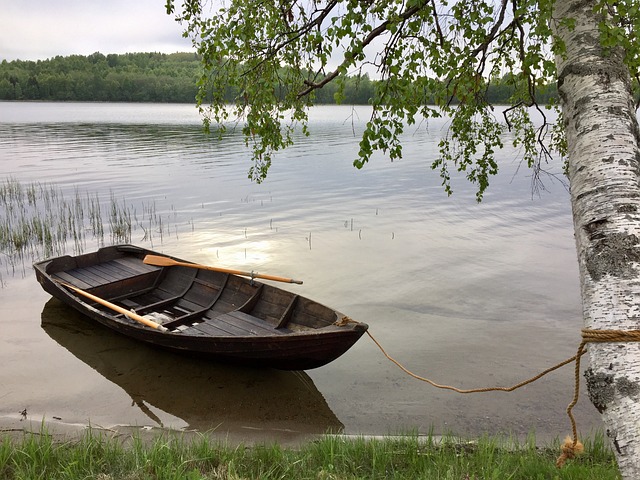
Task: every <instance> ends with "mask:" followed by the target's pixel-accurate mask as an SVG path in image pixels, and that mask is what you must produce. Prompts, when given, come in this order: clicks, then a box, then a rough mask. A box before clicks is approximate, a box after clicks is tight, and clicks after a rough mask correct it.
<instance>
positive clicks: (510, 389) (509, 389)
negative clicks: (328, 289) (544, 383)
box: [367, 330, 584, 393]
mask: <svg viewBox="0 0 640 480" xmlns="http://www.w3.org/2000/svg"><path fill="white" fill-rule="evenodd" d="M367 335H369V337H370V338H371V340H373V343H375V344H376V345H377V346H378V348H379V349H380V351H381V352H382V354H383V355H384V356H385V357H387V359H389V360H391V362H393V363H395V364H396V366H398V367H399V368H400V370H402V371H403V372H405V373H406V374H407V375H409V376H411V377H413V378H415V379H417V380H420V381H422V382H426V383H428V384H429V385H431V386H432V387H436V388H440V389H442V390H452V391H454V392H457V393H484V392H513V391H514V390H517V389H518V388H520V387H524V386H525V385H529V384H530V383H533V382H535V381H536V380H539V379H540V378H542V377H544V376H545V375H546V374H548V373H551V372H553V371H554V370H557V369H559V368H560V367H564V366H565V365H567V364H568V363H571V362H573V361H575V360H576V357H575V356H573V357H571V358H568V359H566V360H564V361H562V362H560V363H558V364H557V365H554V366H553V367H551V368H547V369H546V370H545V371H543V372H541V373H539V374H538V375H536V376H535V377H531V378H529V379H528V380H525V381H523V382H520V383H517V384H515V385H513V386H511V387H485V388H471V389H462V388H457V387H452V386H450V385H441V384H439V383H436V382H434V381H433V380H430V379H428V378H425V377H421V376H420V375H416V374H415V373H413V372H411V371H410V370H409V369H407V368H406V367H405V366H403V365H402V364H401V363H400V362H398V361H397V360H396V359H394V358H393V357H391V355H389V354H388V353H387V352H386V351H385V349H384V348H383V347H382V345H380V343H379V342H378V341H377V340H376V339H375V338H374V337H373V335H371V333H370V332H369V331H368V330H367ZM583 354H584V352H583V353H582V354H581V355H583Z"/></svg>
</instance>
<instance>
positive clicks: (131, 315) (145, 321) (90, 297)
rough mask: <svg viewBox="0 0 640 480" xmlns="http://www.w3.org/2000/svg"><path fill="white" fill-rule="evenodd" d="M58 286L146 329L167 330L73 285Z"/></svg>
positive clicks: (61, 283) (62, 283) (63, 283)
mask: <svg viewBox="0 0 640 480" xmlns="http://www.w3.org/2000/svg"><path fill="white" fill-rule="evenodd" d="M59 283H60V285H63V286H65V287H67V288H68V289H70V290H73V291H74V292H76V293H78V294H80V295H82V296H83V297H86V298H89V299H91V300H93V301H94V302H96V303H99V304H100V305H104V306H105V307H107V308H110V309H111V310H113V311H115V312H118V313H121V314H123V315H126V316H127V317H129V318H130V319H132V320H135V321H136V322H140V323H142V324H143V325H146V326H148V327H151V328H155V329H157V330H160V331H162V332H166V331H167V328H165V327H163V326H162V325H160V324H159V323H156V322H154V321H153V320H149V319H148V318H144V317H143V316H140V315H138V314H137V313H134V312H132V311H130V310H127V309H126V308H122V307H120V306H118V305H115V304H113V303H111V302H109V301H107V300H104V299H102V298H100V297H96V296H95V295H93V294H92V293H89V292H85V291H84V290H81V289H80V288H78V287H74V286H73V285H70V284H68V283H65V282H59Z"/></svg>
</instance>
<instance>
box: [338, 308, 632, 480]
mask: <svg viewBox="0 0 640 480" xmlns="http://www.w3.org/2000/svg"><path fill="white" fill-rule="evenodd" d="M349 320H351V319H349ZM351 321H353V320H351ZM367 335H369V338H371V340H373V343H375V344H376V346H377V347H378V348H379V349H380V351H381V352H382V354H383V355H384V356H385V357H386V358H387V359H388V360H390V361H391V362H392V363H394V364H395V365H396V366H397V367H398V368H400V370H402V371H403V372H405V373H406V374H407V375H409V376H411V377H413V378H415V379H417V380H420V381H422V382H426V383H428V384H429V385H431V386H433V387H435V388H440V389H443V390H452V391H454V392H457V393H463V394H467V393H484V392H512V391H514V390H517V389H518V388H521V387H524V386H525V385H529V384H530V383H533V382H535V381H536V380H539V379H540V378H542V377H544V376H545V375H547V374H548V373H551V372H553V371H555V370H558V369H559V368H561V367H564V366H565V365H567V364H569V363H572V362H575V370H574V378H575V384H574V392H573V400H572V401H571V403H570V404H569V406H568V407H567V415H568V416H569V420H570V421H571V430H572V437H567V438H566V439H565V441H564V443H563V444H562V447H561V450H562V454H561V455H560V457H558V459H557V461H556V466H557V467H558V468H561V467H562V466H563V465H564V464H565V462H566V461H567V460H571V459H573V458H575V457H576V455H579V454H581V453H582V452H583V450H584V446H583V445H582V443H581V442H580V441H579V440H578V427H577V424H576V420H575V418H574V416H573V407H575V406H576V405H577V403H578V398H579V395H580V359H581V357H582V356H583V355H584V354H585V353H586V352H587V350H586V346H587V344H588V343H613V342H621V343H626V342H640V330H591V329H589V328H583V329H582V342H581V343H580V346H579V347H578V351H577V353H576V354H575V355H574V356H573V357H571V358H568V359H566V360H564V361H562V362H560V363H558V364H556V365H554V366H553V367H550V368H547V369H546V370H544V371H542V372H540V373H539V374H537V375H535V376H533V377H531V378H529V379H527V380H524V381H522V382H520V383H517V384H515V385H512V386H511V387H484V388H471V389H462V388H457V387H453V386H450V385H441V384H439V383H436V382H434V381H433V380H430V379H428V378H425V377H421V376H420V375H417V374H415V373H413V372H411V371H410V370H409V369H407V368H406V367H405V366H404V365H402V364H401V363H400V362H398V361H397V360H396V359H394V358H393V357H391V356H390V355H389V354H388V353H387V352H386V351H385V349H384V348H383V347H382V345H380V343H379V342H378V341H377V340H376V339H375V337H374V336H373V335H372V334H371V332H369V331H368V330H367Z"/></svg>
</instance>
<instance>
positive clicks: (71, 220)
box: [0, 177, 177, 269]
mask: <svg viewBox="0 0 640 480" xmlns="http://www.w3.org/2000/svg"><path fill="white" fill-rule="evenodd" d="M103 212H107V215H106V219H105V218H104V217H105V216H104V215H103ZM171 212H172V215H167V219H168V220H169V221H170V220H171V216H173V217H174V219H176V218H177V212H175V208H172V210H171ZM167 219H163V217H162V215H161V214H160V213H158V211H157V208H156V204H155V201H152V202H150V203H147V204H145V203H144V202H143V203H142V218H141V219H138V218H137V215H136V208H135V206H134V205H132V204H130V203H127V201H126V200H125V199H124V198H118V197H117V196H116V195H115V194H114V193H113V192H110V195H109V201H108V203H107V202H103V201H102V200H101V199H100V197H99V195H98V193H95V192H92V193H90V192H84V193H83V192H81V191H80V189H79V188H78V187H75V188H74V189H73V191H72V194H71V195H70V196H69V197H66V196H65V191H64V190H63V189H62V188H61V187H59V186H56V185H52V184H49V183H40V182H33V183H29V184H22V183H21V182H19V181H18V180H16V179H14V178H11V177H9V178H6V179H5V180H4V181H2V182H1V183H0V265H2V264H3V263H4V264H6V266H10V267H12V268H13V269H15V266H16V265H17V264H19V263H22V264H23V266H24V263H25V262H30V261H34V260H37V259H41V258H45V257H50V256H54V255H63V254H65V253H66V252H67V251H68V250H73V252H74V253H75V254H79V253H82V252H83V251H84V250H85V249H86V248H87V244H88V243H90V244H91V245H92V246H94V245H95V246H104V244H105V224H107V223H108V225H109V232H110V238H109V240H110V242H111V243H127V242H130V241H131V239H132V235H133V232H134V231H135V230H136V229H137V228H140V229H141V230H142V232H143V236H142V240H143V241H151V240H152V237H153V234H154V232H155V233H158V234H159V238H160V243H162V240H163V230H164V229H167V231H168V229H169V225H166V223H167ZM176 228H177V227H176ZM176 231H177V230H176Z"/></svg>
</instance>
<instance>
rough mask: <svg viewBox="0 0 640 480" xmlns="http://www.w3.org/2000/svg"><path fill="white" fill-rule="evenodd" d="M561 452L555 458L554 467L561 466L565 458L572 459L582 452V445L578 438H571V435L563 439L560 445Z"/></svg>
mask: <svg viewBox="0 0 640 480" xmlns="http://www.w3.org/2000/svg"><path fill="white" fill-rule="evenodd" d="M560 449H561V451H562V454H561V455H560V456H559V457H558V460H556V467H558V468H562V467H563V466H564V464H565V462H566V461H567V460H573V459H574V458H576V457H577V456H578V455H580V454H581V453H582V452H584V445H582V442H580V441H579V440H573V439H572V438H571V437H567V438H565V439H564V443H563V444H562V447H560Z"/></svg>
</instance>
